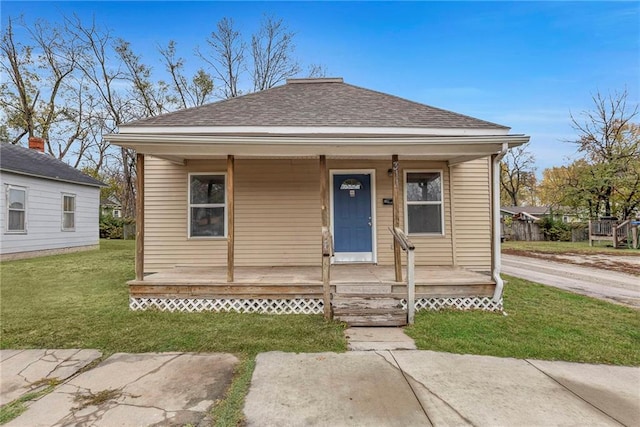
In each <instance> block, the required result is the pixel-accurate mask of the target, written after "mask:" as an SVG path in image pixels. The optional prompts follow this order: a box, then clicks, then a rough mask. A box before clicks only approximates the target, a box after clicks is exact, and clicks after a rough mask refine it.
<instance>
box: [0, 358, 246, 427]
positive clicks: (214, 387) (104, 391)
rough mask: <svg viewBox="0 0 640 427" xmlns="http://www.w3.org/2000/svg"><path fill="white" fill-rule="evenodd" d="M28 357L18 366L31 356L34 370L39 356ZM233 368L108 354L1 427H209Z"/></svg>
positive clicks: (219, 362)
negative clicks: (155, 426) (210, 418)
mask: <svg viewBox="0 0 640 427" xmlns="http://www.w3.org/2000/svg"><path fill="white" fill-rule="evenodd" d="M64 351H67V350H47V351H46V352H58V353H60V352H64ZM69 351H74V350H69ZM75 351H76V352H77V351H78V350H75ZM90 351H91V350H81V351H80V352H90ZM93 351H95V350H93ZM5 352H7V353H5ZM9 352H11V350H3V351H2V353H1V354H2V355H3V357H4V356H5V355H10V353H9ZM30 352H31V353H25V354H24V356H23V360H26V359H27V356H28V354H32V356H34V358H33V361H34V363H36V364H38V363H40V362H39V360H40V356H39V354H38V353H37V352H45V350H32V351H31V350H30ZM14 357H15V355H14ZM8 360H11V359H10V358H9V359H8ZM237 362H238V360H237V358H236V357H235V356H233V355H231V354H223V353H144V354H125V353H119V354H114V355H112V356H110V357H109V358H108V359H106V360H105V361H103V362H102V363H100V364H99V365H98V366H96V367H94V368H92V369H90V370H87V371H85V372H82V373H80V374H79V375H77V376H73V377H71V379H68V380H67V381H65V382H64V383H63V384H61V385H58V386H57V387H56V388H55V389H54V390H53V391H52V392H51V393H49V394H47V395H45V396H44V397H42V398H40V399H39V400H35V401H32V402H30V403H29V405H28V409H27V410H26V412H24V413H23V414H22V415H20V416H18V417H17V418H15V419H13V420H12V421H10V422H9V423H7V424H5V425H4V426H6V427H16V426H20V427H22V426H24V427H27V426H28V427H37V426H43V427H45V426H46V427H49V426H148V425H175V426H178V425H179V426H183V425H210V424H211V422H210V420H207V417H208V415H209V409H210V408H211V407H212V406H213V404H214V402H215V401H216V400H218V399H221V398H222V397H223V396H224V393H225V391H226V390H227V388H228V387H229V385H230V384H231V380H232V378H233V370H234V367H235V365H236V363H237ZM15 366H17V365H15ZM0 369H1V371H0V373H1V374H2V377H1V379H2V383H3V385H4V384H5V378H11V377H12V376H13V375H14V374H15V373H14V372H10V369H12V366H9V365H8V364H7V365H5V360H3V361H2V362H1V363H0ZM43 372H44V371H43ZM32 377H33V376H32ZM36 377H37V375H36ZM36 377H33V378H36ZM3 394H4V393H3ZM7 399H8V396H7V397H5V398H4V399H3V400H4V401H6V400H7Z"/></svg>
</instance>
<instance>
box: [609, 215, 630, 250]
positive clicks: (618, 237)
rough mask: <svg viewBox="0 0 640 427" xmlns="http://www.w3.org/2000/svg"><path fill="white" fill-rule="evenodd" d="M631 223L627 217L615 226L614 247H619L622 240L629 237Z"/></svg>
mask: <svg viewBox="0 0 640 427" xmlns="http://www.w3.org/2000/svg"><path fill="white" fill-rule="evenodd" d="M629 224H631V220H630V219H627V220H625V221H622V222H621V223H620V224H617V225H614V226H613V247H614V248H617V247H618V244H619V243H620V241H622V240H625V239H627V238H628V237H629Z"/></svg>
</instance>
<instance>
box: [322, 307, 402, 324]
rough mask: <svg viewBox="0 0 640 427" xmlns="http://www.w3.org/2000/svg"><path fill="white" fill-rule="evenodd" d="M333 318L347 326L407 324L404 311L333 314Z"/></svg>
mask: <svg viewBox="0 0 640 427" xmlns="http://www.w3.org/2000/svg"><path fill="white" fill-rule="evenodd" d="M333 317H334V319H337V320H340V321H342V322H345V323H346V324H347V325H349V326H404V325H406V324H407V313H406V312H405V311H404V310H398V311H388V310H387V311H383V312H377V310H369V311H367V312H366V313H355V312H349V313H334V316H333Z"/></svg>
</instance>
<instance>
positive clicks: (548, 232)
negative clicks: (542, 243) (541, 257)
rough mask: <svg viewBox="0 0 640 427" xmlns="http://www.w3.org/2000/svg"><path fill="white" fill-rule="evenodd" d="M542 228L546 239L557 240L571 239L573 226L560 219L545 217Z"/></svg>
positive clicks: (541, 222) (541, 224)
mask: <svg viewBox="0 0 640 427" xmlns="http://www.w3.org/2000/svg"><path fill="white" fill-rule="evenodd" d="M540 229H541V230H542V233H543V234H544V236H545V239H546V240H551V241H555V242H570V241H571V227H570V226H569V225H568V224H566V223H564V222H562V221H560V220H554V219H553V218H551V217H545V218H543V219H542V220H541V221H540Z"/></svg>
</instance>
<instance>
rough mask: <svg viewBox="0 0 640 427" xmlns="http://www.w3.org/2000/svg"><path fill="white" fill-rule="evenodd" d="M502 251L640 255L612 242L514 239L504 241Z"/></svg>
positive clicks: (638, 250)
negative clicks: (614, 246) (590, 242)
mask: <svg viewBox="0 0 640 427" xmlns="http://www.w3.org/2000/svg"><path fill="white" fill-rule="evenodd" d="M502 252H503V253H507V254H509V253H511V254H514V255H518V254H519V253H521V252H541V253H548V254H566V253H572V254H607V255H637V256H640V249H616V248H613V247H612V246H611V242H594V243H593V246H589V242H547V241H542V242H527V241H514V240H510V241H508V242H503V243H502Z"/></svg>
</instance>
